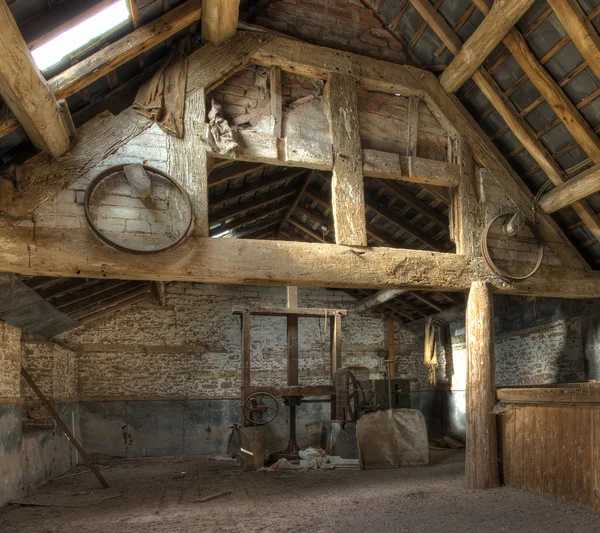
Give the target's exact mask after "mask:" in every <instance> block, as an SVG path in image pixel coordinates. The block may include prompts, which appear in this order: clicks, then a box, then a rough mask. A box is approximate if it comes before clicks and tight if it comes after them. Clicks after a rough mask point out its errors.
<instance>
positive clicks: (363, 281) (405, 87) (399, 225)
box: [0, 1, 600, 297]
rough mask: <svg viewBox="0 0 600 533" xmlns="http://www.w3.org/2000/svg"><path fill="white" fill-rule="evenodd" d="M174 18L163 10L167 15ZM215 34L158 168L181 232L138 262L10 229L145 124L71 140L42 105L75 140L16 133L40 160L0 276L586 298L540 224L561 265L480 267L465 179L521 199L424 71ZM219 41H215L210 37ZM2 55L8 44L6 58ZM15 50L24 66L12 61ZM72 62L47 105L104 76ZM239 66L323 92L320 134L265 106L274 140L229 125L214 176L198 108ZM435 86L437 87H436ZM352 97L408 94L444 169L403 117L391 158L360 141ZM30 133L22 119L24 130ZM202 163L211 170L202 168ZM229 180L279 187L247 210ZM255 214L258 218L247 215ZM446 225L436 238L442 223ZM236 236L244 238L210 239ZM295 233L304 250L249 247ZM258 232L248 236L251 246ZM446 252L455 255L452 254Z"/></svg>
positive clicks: (495, 157) (128, 118)
mask: <svg viewBox="0 0 600 533" xmlns="http://www.w3.org/2000/svg"><path fill="white" fill-rule="evenodd" d="M501 4H503V3H502V2H501ZM198 6H199V4H198V2H194V1H189V2H186V3H185V4H183V5H182V6H180V8H177V9H180V10H181V12H180V15H181V13H188V15H189V17H190V19H197V17H198V16H200V10H199V9H200V8H199V7H198ZM184 8H185V9H184ZM193 9H197V11H193ZM185 10H187V11H185ZM175 11H176V10H172V11H170V12H169V13H168V14H170V15H171V16H173V17H176V15H175V14H174V12H175ZM190 19H186V21H187V22H189V20H190ZM209 22H210V19H209V20H207V21H205V20H204V19H203V27H204V24H205V23H206V24H208V23H209ZM161 27H162V26H161ZM141 29H143V28H140V30H141ZM169 31H171V30H169ZM215 31H217V32H218V31H220V29H219V28H217V29H216V30H215ZM507 31H508V30H507ZM134 33H135V32H134ZM155 33H156V32H155ZM234 33H235V31H234ZM146 38H147V36H145V34H143V33H137V34H136V39H139V42H140V43H142V42H146V41H145V39H146ZM161 38H166V37H164V35H163V37H161ZM225 39H226V38H225ZM225 39H223V42H222V44H220V46H216V45H215V44H213V43H212V42H211V43H208V44H205V45H203V46H202V47H200V48H199V49H198V50H197V51H195V52H194V53H192V54H191V55H190V57H189V70H188V81H187V104H186V116H185V129H186V135H185V138H184V139H182V140H171V141H169V143H168V151H169V165H170V166H169V168H170V171H171V173H172V174H173V175H174V176H175V177H177V179H179V180H180V182H181V184H182V186H184V187H185V188H186V189H187V190H188V192H189V194H190V196H191V198H192V202H193V205H194V214H195V226H194V229H193V232H192V234H191V235H190V236H189V237H188V238H187V239H186V240H185V241H184V242H183V243H182V244H181V245H180V246H179V247H177V248H175V249H173V250H171V251H169V252H167V253H162V254H157V255H154V256H148V257H147V258H146V259H145V260H144V261H140V260H139V258H137V257H132V256H130V255H128V254H125V253H123V252H118V251H115V250H111V249H108V248H107V247H106V246H104V245H103V244H102V243H100V242H98V240H96V239H95V238H94V236H93V235H92V234H91V232H90V231H89V229H88V228H86V227H85V224H83V223H82V224H81V225H80V226H79V227H78V228H76V229H73V228H65V227H60V226H59V227H43V226H39V227H36V228H35V230H34V229H33V228H31V227H27V225H26V224H23V223H22V222H21V221H22V220H23V219H24V218H28V217H30V216H31V213H35V211H36V209H38V208H39V206H40V205H42V204H44V203H45V202H46V201H47V200H49V199H51V198H53V197H55V196H56V195H57V194H58V193H59V192H60V191H62V190H63V189H65V188H66V187H69V186H70V185H71V184H72V183H73V182H74V181H75V180H76V179H80V178H81V177H82V175H86V174H87V173H94V172H95V169H97V168H99V167H100V166H101V165H102V164H103V163H104V162H105V161H106V160H107V159H108V158H110V157H113V156H114V154H116V153H118V150H119V149H120V148H122V147H124V146H126V145H127V143H128V142H129V141H131V140H132V139H135V138H136V137H138V136H140V135H142V134H143V133H144V132H146V131H148V130H149V129H150V128H151V127H152V123H151V122H150V121H149V120H147V119H146V118H144V117H141V116H140V115H138V114H137V113H135V112H133V111H132V110H131V109H127V110H125V111H123V112H122V113H120V114H118V115H112V114H110V113H106V112H105V113H102V114H100V115H98V116H97V117H95V118H94V119H92V120H90V121H89V122H87V123H86V124H84V125H83V126H81V127H80V128H79V129H78V130H77V131H76V132H75V131H73V128H69V127H68V120H64V119H63V118H61V117H58V119H57V118H56V116H54V114H53V113H54V111H53V109H54V108H52V106H50V111H52V112H51V113H50V119H51V120H52V121H53V122H52V123H53V124H54V126H55V127H56V128H58V129H60V128H66V132H67V137H68V138H69V139H73V138H74V137H75V135H76V136H77V141H76V142H75V143H72V144H70V145H69V146H68V151H66V152H65V151H64V150H62V153H63V155H60V153H59V152H60V150H61V149H60V147H59V148H56V147H55V148H52V147H50V146H45V144H44V142H43V139H41V140H40V139H39V138H36V137H35V135H36V133H35V129H34V130H32V133H29V132H28V134H29V135H30V137H31V138H32V140H34V139H36V140H37V142H36V140H34V142H36V144H38V146H39V147H40V148H42V149H43V150H45V152H47V153H40V154H38V155H36V156H34V157H33V158H31V159H29V160H27V161H26V162H25V163H24V164H23V165H22V166H21V167H20V168H19V169H18V173H19V185H20V188H21V190H20V191H14V197H13V198H12V200H11V201H10V202H8V203H5V204H4V206H3V208H4V211H5V212H6V214H7V217H6V220H7V221H8V222H9V225H8V226H6V227H4V228H3V231H2V235H1V237H0V270H2V271H6V272H17V273H20V274H23V275H37V276H56V277H86V278H114V279H139V280H166V281H178V280H181V281H199V282H214V283H236V284H240V283H244V284H265V285H299V286H315V285H316V286H326V287H337V288H344V289H362V290H364V289H365V288H369V289H389V288H405V289H410V290H413V291H414V290H425V291H463V290H465V289H468V288H469V287H470V286H471V284H472V282H474V281H483V282H488V283H491V284H493V285H494V286H495V287H496V289H497V290H499V291H504V292H511V293H516V294H535V295H544V296H557V297H598V296H600V276H599V275H598V274H596V273H594V272H592V271H590V270H589V269H588V268H587V265H586V264H585V262H584V261H583V260H582V258H581V257H580V256H579V254H578V253H577V251H576V250H575V249H574V247H573V246H572V244H571V243H570V242H569V241H568V240H567V239H566V238H565V237H564V235H563V234H562V232H561V230H560V228H559V227H558V226H557V224H556V223H555V221H554V220H553V219H552V218H551V217H550V216H549V215H548V214H544V213H542V214H541V215H540V217H539V219H538V225H539V231H540V234H541V235H542V237H543V239H544V241H545V242H546V243H547V245H548V247H549V248H550V249H551V250H552V252H553V255H554V257H555V258H556V259H557V262H558V264H562V265H563V266H558V265H557V264H556V263H554V264H552V265H550V264H545V265H543V266H542V268H541V269H540V270H539V271H538V272H537V273H536V275H535V276H533V277H531V278H529V279H527V280H525V281H523V282H520V283H508V282H505V281H503V280H501V279H499V278H497V277H496V276H495V275H493V274H492V273H491V272H490V271H489V270H488V269H487V267H486V266H485V264H484V262H483V260H482V259H481V257H479V252H478V249H479V236H480V234H481V230H482V226H483V222H484V217H483V216H482V210H483V207H482V205H481V203H482V202H481V201H480V200H479V199H478V198H477V193H476V190H477V182H476V180H477V175H478V172H479V170H478V169H485V170H486V171H487V172H489V173H490V174H491V175H492V176H493V179H494V180H495V181H496V182H497V184H498V185H499V186H500V187H501V188H502V189H503V191H504V192H505V193H506V195H507V197H508V199H509V202H510V204H511V206H512V207H513V208H514V209H516V210H518V211H520V212H521V213H522V214H524V215H525V216H531V205H532V200H533V195H532V193H531V192H530V191H529V190H528V189H527V188H526V187H525V186H524V184H523V182H522V181H521V179H520V178H519V176H517V174H516V173H515V172H514V170H513V169H512V168H511V167H510V165H508V163H507V162H506V160H505V159H504V158H503V157H502V156H501V155H500V153H499V152H498V150H497V149H496V147H495V146H494V145H493V144H492V143H491V142H490V140H489V139H488V138H487V136H485V135H484V134H483V132H482V130H481V129H480V128H479V127H478V126H477V125H476V124H474V123H473V121H472V119H471V117H470V116H469V115H468V113H467V112H466V111H465V110H464V108H463V107H462V106H461V104H460V103H459V102H458V101H457V100H456V99H455V98H453V97H451V96H449V95H448V93H447V92H446V91H445V90H444V88H443V87H442V85H440V83H439V82H438V80H437V78H436V77H435V76H434V75H433V74H432V73H430V72H426V71H423V70H419V69H416V68H413V67H409V66H404V65H397V64H391V63H386V62H383V61H379V60H373V59H371V58H366V57H362V56H358V55H355V54H350V53H346V52H340V51H338V50H332V49H328V48H323V47H318V46H314V45H309V44H306V43H303V42H300V41H294V40H289V39H285V38H282V37H280V36H275V35H270V34H266V33H256V32H237V34H235V35H234V36H233V37H230V38H229V39H228V40H225ZM219 40H220V39H216V38H215V42H217V41H219ZM18 44H19V43H13V45H12V47H11V50H12V49H13V48H15V47H17V46H18ZM111 46H112V47H113V50H112V51H109V52H108V53H109V54H113V59H114V61H115V62H116V63H118V62H119V61H121V60H120V59H118V57H120V56H119V54H118V52H117V51H119V52H123V50H120V48H119V47H120V46H121V44H120V43H113V45H111ZM144 46H150V45H149V44H148V43H146V44H139V45H138V46H137V48H135V51H136V52H137V54H138V55H139V53H140V52H141V51H144ZM20 52H21V54H22V55H26V54H25V52H23V50H20ZM103 52H104V51H103ZM135 56H136V53H135V52H130V55H129V56H128V57H129V58H131V57H135ZM104 60H106V54H104ZM86 61H87V63H86V65H87V66H86V65H83V64H78V65H76V66H75V67H77V69H78V74H77V75H76V77H75V78H72V76H74V75H75V74H74V72H73V71H71V72H70V73H69V76H68V78H69V80H68V81H65V80H64V78H65V76H64V73H63V81H60V82H59V81H58V80H55V82H54V83H52V82H51V84H50V88H48V87H47V86H46V87H45V88H44V87H43V86H41V88H40V90H41V91H44V90H45V91H47V93H46V99H47V97H48V96H50V97H51V98H52V99H54V98H55V96H56V94H57V93H59V91H60V87H63V88H64V87H67V86H71V87H72V89H69V90H76V89H74V87H76V86H79V87H82V86H85V84H88V83H89V82H90V81H93V78H94V76H97V75H98V76H100V75H103V74H102V73H100V74H99V73H98V69H104V70H103V71H102V72H103V73H104V74H105V73H106V69H110V68H111V67H110V66H105V65H107V64H108V63H102V67H100V66H98V62H99V61H101V58H100V57H94V56H91V57H90V58H88V60H86ZM251 64H254V65H258V66H261V67H263V68H266V69H269V71H270V72H271V73H272V76H271V79H272V80H273V79H275V80H276V79H277V75H276V73H277V72H281V73H292V74H294V75H300V76H303V77H305V78H309V79H313V80H319V81H321V82H322V83H324V87H325V91H324V95H323V98H324V108H325V110H326V113H327V120H328V125H329V131H328V138H327V139H326V140H323V139H320V140H314V139H312V138H308V137H303V136H302V132H301V131H299V134H298V135H294V136H286V135H284V134H282V132H281V129H280V128H281V107H280V105H281V104H280V101H279V103H278V100H277V99H276V98H273V99H272V102H273V105H274V107H273V108H272V111H273V117H274V123H275V127H274V129H273V130H272V131H271V132H265V131H248V130H241V131H240V132H239V135H240V146H239V149H238V150H237V152H236V153H235V155H230V156H227V157H229V158H230V159H234V160H236V163H234V166H235V165H238V166H239V165H242V169H243V170H239V169H238V170H235V168H234V169H233V171H232V169H231V168H230V169H229V171H231V173H229V171H228V174H226V175H225V174H221V177H219V172H221V171H222V170H223V171H224V169H225V168H227V167H225V166H224V164H222V162H219V161H218V160H217V159H218V158H221V159H222V158H223V157H225V156H223V154H219V153H213V152H212V151H211V150H210V149H205V148H204V145H202V144H200V142H199V139H200V138H202V137H204V133H205V121H204V120H203V117H204V116H205V114H206V106H205V97H206V95H207V94H208V93H209V92H210V91H212V90H213V89H215V88H217V87H219V85H220V84H221V83H222V82H224V81H225V80H227V79H228V78H229V77H230V76H232V75H233V74H235V73H236V72H239V71H241V70H242V69H244V68H246V67H247V66H248V65H251ZM90 65H92V66H93V68H92V66H90ZM113 65H114V63H113ZM75 67H73V68H75ZM32 68H33V67H32ZM85 76H87V78H85ZM83 80H85V81H83ZM442 83H444V84H446V82H445V81H444V80H442ZM453 83H457V82H455V81H454V82H453ZM63 84H64V85H63ZM78 84H79V85H78ZM82 84H83V85H82ZM15 87H16V86H15ZM360 91H367V92H369V93H373V94H383V95H393V96H400V97H402V98H406V99H408V100H409V104H408V109H409V111H408V117H409V119H410V116H411V115H410V109H411V108H413V109H418V108H419V106H420V105H421V104H423V105H424V106H425V107H426V113H428V114H429V115H431V116H432V117H434V119H435V120H436V121H437V123H439V125H441V127H442V128H443V129H444V130H445V134H446V135H447V139H448V146H447V149H446V148H444V152H445V153H447V159H446V160H445V161H441V160H439V159H435V158H432V159H428V158H423V157H419V156H418V155H417V152H416V150H411V147H413V148H414V147H416V135H411V134H410V120H408V122H409V135H408V141H407V146H408V149H407V150H406V152H404V153H397V152H393V151H385V150H381V149H374V148H366V147H365V146H363V145H362V142H361V141H362V140H361V137H360V135H359V131H360V118H359V114H360V113H359V109H358V106H357V101H358V99H359V93H360ZM16 100H18V98H16ZM24 100H25V99H24ZM30 100H31V98H29V100H28V101H30ZM17 103H18V102H17ZM25 103H26V102H25ZM413 103H414V105H413ZM21 107H23V106H21ZM38 107H39V109H37V108H36V109H34V110H31V109H20V108H19V106H18V105H15V106H14V108H15V110H16V111H17V112H15V115H14V116H15V118H16V119H17V120H18V121H19V122H20V123H21V124H22V125H23V126H24V128H25V130H26V131H27V130H28V128H27V127H25V124H26V123H27V117H30V118H31V115H35V116H36V118H37V119H40V117H39V116H38V113H40V112H42V111H43V109H42V108H43V106H38ZM56 109H59V108H58V107H56ZM419 113H420V111H419ZM23 114H24V115H23ZM415 116H416V115H415ZM9 119H10V117H9ZM59 119H60V120H59ZM13 120H14V119H13ZM32 123H33V125H35V124H38V123H39V120H38V121H32ZM278 123H279V127H278ZM5 127H7V126H6V125H5ZM38 129H39V128H38ZM42 130H43V131H42V133H44V132H47V131H48V130H45V129H43V128H42ZM40 131H41V130H40ZM40 131H38V134H39V133H40ZM63 133H64V132H63ZM411 139H414V143H413V142H412V141H411ZM46 144H47V143H46ZM59 155H60V157H58V158H54V157H52V156H59ZM473 160H474V161H475V162H476V164H477V167H478V169H476V168H475V165H474V162H473ZM214 161H217V164H216V165H215V167H214V169H213V170H212V172H211V166H212V163H213V162H214ZM252 164H255V166H251V165H252ZM243 165H245V166H243ZM259 165H260V166H262V168H258V166H259ZM265 165H268V166H269V167H272V168H271V169H270V171H269V173H267V174H266V175H262V176H259V177H258V178H257V180H256V183H255V184H254V185H253V180H252V179H248V176H249V175H252V173H255V172H263V171H264V169H265V168H267V167H266V166H265ZM294 169H298V170H297V171H296V170H294ZM295 172H297V173H296V174H294V173H295ZM233 175H235V176H236V179H241V180H242V181H243V183H242V185H241V186H242V187H244V188H245V190H246V192H248V191H249V189H250V188H252V187H255V188H256V190H258V189H263V187H262V184H264V183H266V182H268V183H270V184H271V185H274V184H275V181H277V180H280V181H279V186H278V187H273V188H271V189H269V188H267V190H266V191H263V193H264V194H263V193H261V194H260V195H257V196H256V197H253V198H252V199H251V202H255V203H253V204H252V205H248V203H247V202H240V201H239V197H237V196H236V195H238V194H239V191H237V192H236V191H235V187H234V188H232V189H231V190H224V191H223V190H218V186H219V185H222V184H223V183H229V182H231V181H232V180H233V178H231V179H230V176H233ZM365 180H366V185H365ZM292 181H294V182H295V184H294V185H292ZM403 182H408V183H411V184H413V183H416V184H418V185H419V187H421V189H420V191H411V190H410V188H409V187H407V186H405V185H404V184H403ZM259 184H261V185H260V186H259ZM319 186H320V187H319ZM431 187H434V188H435V187H445V188H447V189H449V190H450V193H449V195H448V196H447V197H446V196H445V195H444V193H439V192H437V193H432V194H433V196H432V197H431V198H430V201H429V202H427V201H424V200H423V193H422V191H423V190H429V191H432V190H436V189H431ZM227 188H228V187H226V189H227ZM211 189H214V192H213V191H211ZM280 189H287V190H284V191H281V190H280ZM324 191H327V192H326V196H324V194H325V193H324ZM261 197H262V198H261ZM434 197H435V198H434ZM266 198H268V200H267V199H266ZM326 198H327V200H326ZM399 198H400V199H401V202H404V204H403V205H406V206H408V205H410V209H416V210H417V211H419V214H418V216H420V217H422V219H423V220H424V221H426V222H424V223H423V222H421V223H419V224H418V225H417V224H415V223H414V221H413V222H410V221H407V220H406V219H404V218H402V217H401V216H399V215H400V210H401V209H402V207H401V206H396V207H394V204H395V202H396V201H398V199H399ZM236 199H237V201H236ZM436 202H437V204H436ZM259 204H260V205H259ZM446 205H448V207H446ZM417 206H418V207H417ZM439 206H441V207H439ZM255 208H256V209H258V208H260V209H261V210H262V211H261V212H258V213H257V212H255V211H254V209H255ZM261 213H262V214H261ZM446 218H448V219H449V228H448V233H447V234H446V233H445V230H444V229H443V228H442V222H443V221H445V219H446ZM382 221H383V223H384V224H385V226H382V225H381V223H382ZM267 223H268V224H269V226H268V227H267V226H266V224H267ZM267 229H268V230H269V232H268V233H267ZM236 233H237V236H238V237H246V238H244V239H230V238H211V237H217V236H218V235H220V236H225V235H229V234H233V235H236ZM299 235H302V236H303V238H304V239H306V240H310V241H318V242H297V241H288V242H285V241H281V240H264V239H265V238H266V239H268V238H269V237H271V238H273V237H275V236H277V237H280V236H282V237H284V238H287V237H288V236H289V237H290V238H297V237H298V236H299ZM248 237H253V238H248ZM258 237H261V238H262V239H261V240H257V238H258ZM334 242H335V244H334ZM375 245H379V246H375ZM381 245H383V246H381ZM394 246H401V247H402V248H394ZM407 247H410V248H407ZM454 247H455V249H456V253H452V252H453V251H454ZM517 262H518V261H517Z"/></svg>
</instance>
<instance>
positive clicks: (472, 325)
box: [466, 281, 500, 489]
mask: <svg viewBox="0 0 600 533" xmlns="http://www.w3.org/2000/svg"><path fill="white" fill-rule="evenodd" d="M466 331H467V335H466V337H467V341H466V342H467V358H468V363H467V365H468V366H467V443H466V448H467V459H466V483H467V487H468V488H470V489H489V488H493V487H499V486H500V478H499V473H498V442H497V432H496V415H495V414H493V413H492V410H493V408H494V405H495V402H496V379H495V373H496V354H495V349H494V300H493V295H492V291H491V288H490V285H488V284H487V283H485V282H483V281H474V282H473V283H472V284H471V291H470V293H469V300H468V302H467V317H466Z"/></svg>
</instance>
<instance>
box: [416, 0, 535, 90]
mask: <svg viewBox="0 0 600 533" xmlns="http://www.w3.org/2000/svg"><path fill="white" fill-rule="evenodd" d="M421 1H422V2H428V3H429V0H421ZM411 2H412V3H413V5H414V4H415V2H414V1H413V0H411ZM533 2H534V0H495V2H494V5H493V6H492V9H491V11H490V12H489V14H488V15H487V16H486V17H485V19H483V22H482V23H481V24H480V25H479V26H478V27H477V29H476V30H475V32H474V33H473V35H471V37H469V39H468V40H467V42H466V43H465V44H464V46H463V47H462V49H461V51H460V52H459V53H458V54H457V55H456V56H455V57H454V59H453V60H452V62H451V63H450V65H448V68H446V70H444V73H443V74H442V75H441V76H440V83H441V84H442V87H443V88H444V90H445V91H447V92H449V93H454V92H456V91H458V89H460V87H461V86H462V84H463V83H465V81H467V80H468V79H469V77H470V76H471V75H472V74H473V73H474V72H475V71H476V70H477V69H478V68H479V67H480V66H481V64H482V63H483V62H484V61H485V59H486V57H487V56H488V55H489V54H490V52H491V51H492V50H493V49H494V48H496V46H498V44H500V41H502V39H503V38H504V36H505V35H506V34H507V33H508V31H509V30H510V29H511V28H512V27H513V26H514V25H515V24H516V22H517V21H518V20H519V19H520V18H521V17H522V16H523V14H524V13H525V11H527V9H529V7H530V6H531V4H533Z"/></svg>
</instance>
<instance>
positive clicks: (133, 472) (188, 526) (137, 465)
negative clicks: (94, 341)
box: [0, 451, 600, 533]
mask: <svg viewBox="0 0 600 533" xmlns="http://www.w3.org/2000/svg"><path fill="white" fill-rule="evenodd" d="M432 463H433V464H432V466H429V467H415V468H403V469H395V470H375V471H360V470H333V471H309V472H301V471H300V472H298V471H288V472H252V473H243V472H241V470H240V469H239V467H237V464H236V463H229V462H221V461H215V460H212V459H210V458H208V457H206V456H194V457H185V458H181V459H174V458H162V459H137V460H117V461H111V462H109V463H107V464H106V465H104V466H102V467H101V468H102V472H103V474H104V476H105V477H106V479H107V480H108V482H109V483H110V484H111V486H112V487H113V488H111V489H109V492H103V491H102V490H100V489H98V488H97V482H96V481H95V478H94V477H93V476H92V475H91V474H89V473H85V474H82V475H76V476H71V477H67V478H64V479H61V480H58V481H54V482H51V483H48V484H47V485H45V486H44V487H42V488H41V489H40V490H39V491H38V493H37V494H38V495H37V500H38V503H44V502H45V503H47V504H53V506H50V507H39V506H20V507H14V508H10V509H7V508H5V509H3V510H0V531H1V532H3V533H11V532H16V531H18V532H20V533H34V532H35V533H50V532H61V533H74V532H77V533H96V532H97V533H124V532H130V531H135V532H154V531H161V532H168V533H175V532H182V533H183V532H185V533H187V532H205V531H206V532H209V531H210V532H221V531H222V532H236V533H238V532H239V533H242V532H244V533H246V532H256V533H258V532H267V533H268V532H294V533H298V532H311V533H312V532H315V533H316V532H333V531H335V532H337V531H339V532H342V531H343V532H349V531H364V532H375V533H383V532H388V531H398V532H403V533H413V532H414V533H417V532H424V533H425V532H426V533H436V532H443V533H454V532H456V533H458V532H460V533H472V532H473V533H475V532H477V533H479V532H482V531H485V532H486V533H494V532H513V531H519V532H520V531H523V532H527V533H536V532H540V533H542V532H543V533H553V532H556V533H559V532H560V533H567V532H577V533H579V532H582V533H583V532H600V517H598V516H597V515H595V514H593V513H591V512H587V511H584V510H582V509H579V508H577V507H573V506H571V505H566V504H561V503H556V502H553V501H551V500H548V499H546V498H543V497H538V496H534V495H532V494H529V493H526V492H520V491H517V490H514V489H511V488H507V487H504V488H501V489H495V490H488V491H471V490H466V489H465V488H464V481H463V477H464V476H463V473H464V457H463V456H462V454H460V453H459V452H435V451H432ZM83 470H84V468H83V467H80V468H79V469H78V470H77V469H76V470H73V471H72V472H71V473H74V472H78V471H83ZM227 491H231V494H229V495H225V496H220V497H218V498H216V499H213V500H208V501H206V500H207V499H209V498H210V497H214V496H215V495H216V494H218V493H221V492H227ZM57 503H58V504H60V505H61V506H56V504H57ZM63 505H73V506H74V505H80V506H79V507H64V506H63Z"/></svg>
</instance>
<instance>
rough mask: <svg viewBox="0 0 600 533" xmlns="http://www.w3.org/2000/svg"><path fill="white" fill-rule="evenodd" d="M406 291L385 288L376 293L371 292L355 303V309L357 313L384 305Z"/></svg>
mask: <svg viewBox="0 0 600 533" xmlns="http://www.w3.org/2000/svg"><path fill="white" fill-rule="evenodd" d="M405 292H406V290H404V289H384V290H381V291H379V292H376V293H374V294H370V295H369V296H367V297H365V298H363V299H362V300H360V301H358V302H356V303H355V304H354V311H355V312H356V313H362V312H364V311H367V310H368V309H371V308H373V307H377V306H379V305H382V304H384V303H385V302H388V301H390V300H392V299H394V298H396V296H399V295H400V294H403V293H405Z"/></svg>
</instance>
